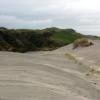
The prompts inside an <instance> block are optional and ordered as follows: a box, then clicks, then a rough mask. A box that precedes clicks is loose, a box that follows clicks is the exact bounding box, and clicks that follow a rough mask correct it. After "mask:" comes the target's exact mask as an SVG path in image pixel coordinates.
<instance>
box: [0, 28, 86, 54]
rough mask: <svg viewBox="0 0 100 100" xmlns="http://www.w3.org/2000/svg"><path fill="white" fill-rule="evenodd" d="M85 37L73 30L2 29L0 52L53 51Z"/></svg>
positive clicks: (0, 29) (0, 33) (0, 32)
mask: <svg viewBox="0 0 100 100" xmlns="http://www.w3.org/2000/svg"><path fill="white" fill-rule="evenodd" d="M81 37H84V35H82V34H80V33H77V32H76V31H75V30H73V29H59V28H55V27H52V28H46V29H43V30H31V29H6V28H3V27H1V28H0V50H1V51H13V52H27V51H37V50H53V49H56V48H58V47H61V46H64V45H68V44H70V43H72V42H73V41H75V40H76V39H78V38H81Z"/></svg>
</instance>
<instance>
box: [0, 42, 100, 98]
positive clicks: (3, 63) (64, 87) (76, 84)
mask: <svg viewBox="0 0 100 100" xmlns="http://www.w3.org/2000/svg"><path fill="white" fill-rule="evenodd" d="M94 42H95V45H94V46H91V47H87V48H79V49H77V50H74V51H73V50H72V45H69V46H66V47H62V48H60V49H58V50H55V51H50V52H33V53H26V54H20V53H9V52H0V100H100V73H99V65H100V56H99V55H100V50H99V49H100V41H94ZM66 54H67V55H66Z"/></svg>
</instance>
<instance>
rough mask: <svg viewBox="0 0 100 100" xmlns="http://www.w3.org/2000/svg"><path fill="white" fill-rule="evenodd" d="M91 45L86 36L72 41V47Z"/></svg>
mask: <svg viewBox="0 0 100 100" xmlns="http://www.w3.org/2000/svg"><path fill="white" fill-rule="evenodd" d="M91 45H93V43H92V42H89V40H88V39H87V38H81V39H77V40H75V41H74V43H73V49H75V48H77V47H88V46H91Z"/></svg>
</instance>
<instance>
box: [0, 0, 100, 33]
mask: <svg viewBox="0 0 100 100" xmlns="http://www.w3.org/2000/svg"><path fill="white" fill-rule="evenodd" d="M0 26H4V27H7V28H32V29H37V28H46V27H54V26H55V27H61V28H74V29H75V30H77V31H78V32H81V33H85V34H93V35H100V0H0Z"/></svg>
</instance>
